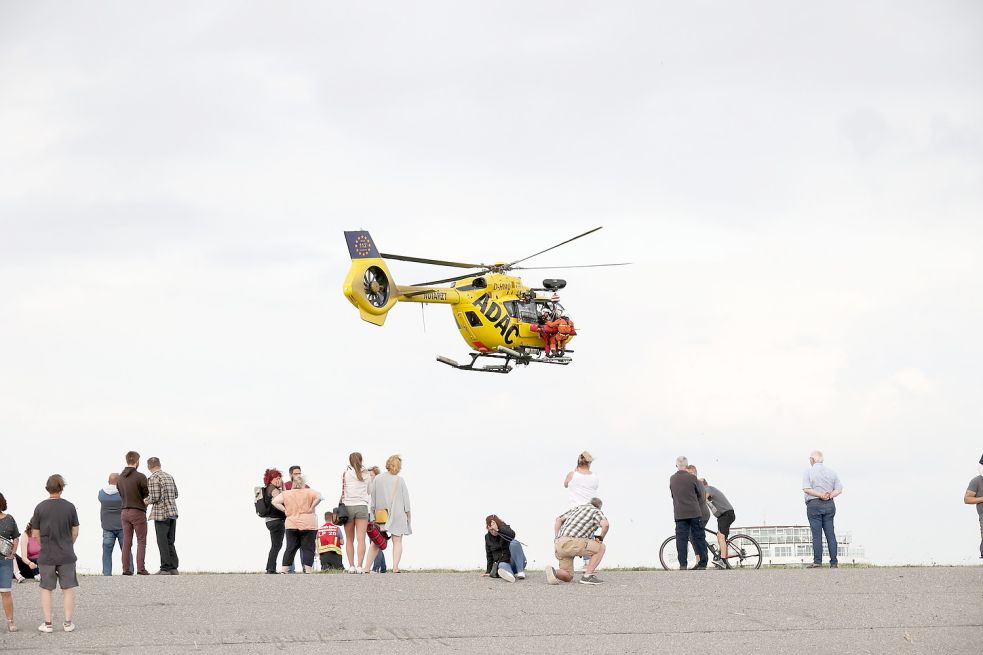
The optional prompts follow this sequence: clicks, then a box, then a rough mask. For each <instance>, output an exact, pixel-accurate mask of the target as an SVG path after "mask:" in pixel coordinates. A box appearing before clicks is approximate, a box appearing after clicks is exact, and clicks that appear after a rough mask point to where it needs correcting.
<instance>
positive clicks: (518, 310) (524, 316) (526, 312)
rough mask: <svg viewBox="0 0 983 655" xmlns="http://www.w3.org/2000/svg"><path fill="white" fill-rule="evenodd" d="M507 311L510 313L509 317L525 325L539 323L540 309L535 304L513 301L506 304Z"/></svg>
mask: <svg viewBox="0 0 983 655" xmlns="http://www.w3.org/2000/svg"><path fill="white" fill-rule="evenodd" d="M505 310H506V311H507V312H508V313H509V316H511V317H512V318H515V319H518V320H520V321H522V322H523V323H538V322H539V308H538V307H537V305H536V303H535V302H522V301H521V300H511V301H509V302H506V303H505Z"/></svg>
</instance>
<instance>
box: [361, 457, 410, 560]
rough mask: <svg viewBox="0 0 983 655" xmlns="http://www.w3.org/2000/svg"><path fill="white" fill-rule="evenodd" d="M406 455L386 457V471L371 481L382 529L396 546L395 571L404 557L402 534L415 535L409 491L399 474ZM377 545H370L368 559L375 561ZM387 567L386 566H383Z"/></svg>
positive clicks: (394, 554) (377, 517) (377, 515)
mask: <svg viewBox="0 0 983 655" xmlns="http://www.w3.org/2000/svg"><path fill="white" fill-rule="evenodd" d="M402 469H403V458H402V457H400V456H399V455H393V456H392V457H390V458H389V459H387V460H386V472H385V473H383V474H381V475H379V476H378V477H377V478H376V479H375V481H374V482H373V483H372V507H373V508H374V509H375V517H374V518H375V521H376V523H377V524H378V525H379V529H380V530H383V531H384V532H388V533H389V535H390V536H391V537H392V545H393V573H399V560H400V558H401V557H402V556H403V537H404V536H406V535H408V534H413V530H412V528H411V527H410V494H409V491H407V489H406V480H404V479H403V478H401V477H400V475H399V472H400V471H401V470H402ZM377 552H381V551H379V549H378V547H377V546H376V545H375V544H374V543H373V544H372V545H371V546H369V556H368V558H367V561H369V562H373V561H375V557H376V553H377ZM383 570H384V569H383Z"/></svg>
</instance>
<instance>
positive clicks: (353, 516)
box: [341, 453, 373, 573]
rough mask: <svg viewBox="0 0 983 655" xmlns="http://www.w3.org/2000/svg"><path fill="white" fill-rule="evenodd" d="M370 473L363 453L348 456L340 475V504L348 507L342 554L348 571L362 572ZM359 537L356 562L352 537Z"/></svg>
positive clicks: (369, 493) (370, 487) (369, 497)
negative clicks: (343, 553) (344, 556)
mask: <svg viewBox="0 0 983 655" xmlns="http://www.w3.org/2000/svg"><path fill="white" fill-rule="evenodd" d="M372 478H373V476H372V474H371V473H370V472H369V470H368V469H366V468H365V467H364V466H363V465H362V453H352V454H351V455H349V456H348V468H347V469H345V472H344V473H343V474H342V476H341V502H342V503H344V504H345V505H346V506H347V507H348V521H346V522H345V552H346V553H347V554H348V572H349V573H361V572H362V563H363V562H364V561H365V530H366V528H367V527H368V526H369V505H370V504H371V503H372ZM356 536H357V537H358V563H357V564H356V563H355V537H356Z"/></svg>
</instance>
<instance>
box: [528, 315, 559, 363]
mask: <svg viewBox="0 0 983 655" xmlns="http://www.w3.org/2000/svg"><path fill="white" fill-rule="evenodd" d="M552 320H553V312H551V311H550V310H549V308H548V307H544V308H543V313H542V314H540V316H539V323H537V324H535V325H530V326H529V329H531V330H532V331H533V332H538V333H539V336H540V337H542V339H543V350H545V351H546V356H547V357H552V356H553V355H552V354H551V348H552V347H553V346H554V342H553V337H555V336H556V329H555V327H554V326H552V325H550V323H551V322H552Z"/></svg>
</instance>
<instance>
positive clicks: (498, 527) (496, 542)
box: [482, 514, 526, 582]
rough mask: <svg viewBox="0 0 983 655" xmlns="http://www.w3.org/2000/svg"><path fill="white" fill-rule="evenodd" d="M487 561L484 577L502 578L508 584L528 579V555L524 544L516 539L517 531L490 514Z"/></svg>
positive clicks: (486, 537) (486, 525) (486, 540)
mask: <svg viewBox="0 0 983 655" xmlns="http://www.w3.org/2000/svg"><path fill="white" fill-rule="evenodd" d="M485 530H487V532H486V534H485V560H486V563H487V564H486V567H485V572H484V573H483V574H482V577H484V576H491V577H493V578H500V579H502V580H505V581H507V582H515V581H516V579H519V580H524V579H525V577H526V554H525V553H524V552H523V551H522V544H521V543H519V541H518V540H516V538H515V530H513V529H512V528H510V527H509V525H508V523H506V522H505V521H503V520H502V519H500V518H498V516H497V515H495V514H490V515H488V516H487V517H486V518H485Z"/></svg>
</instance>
